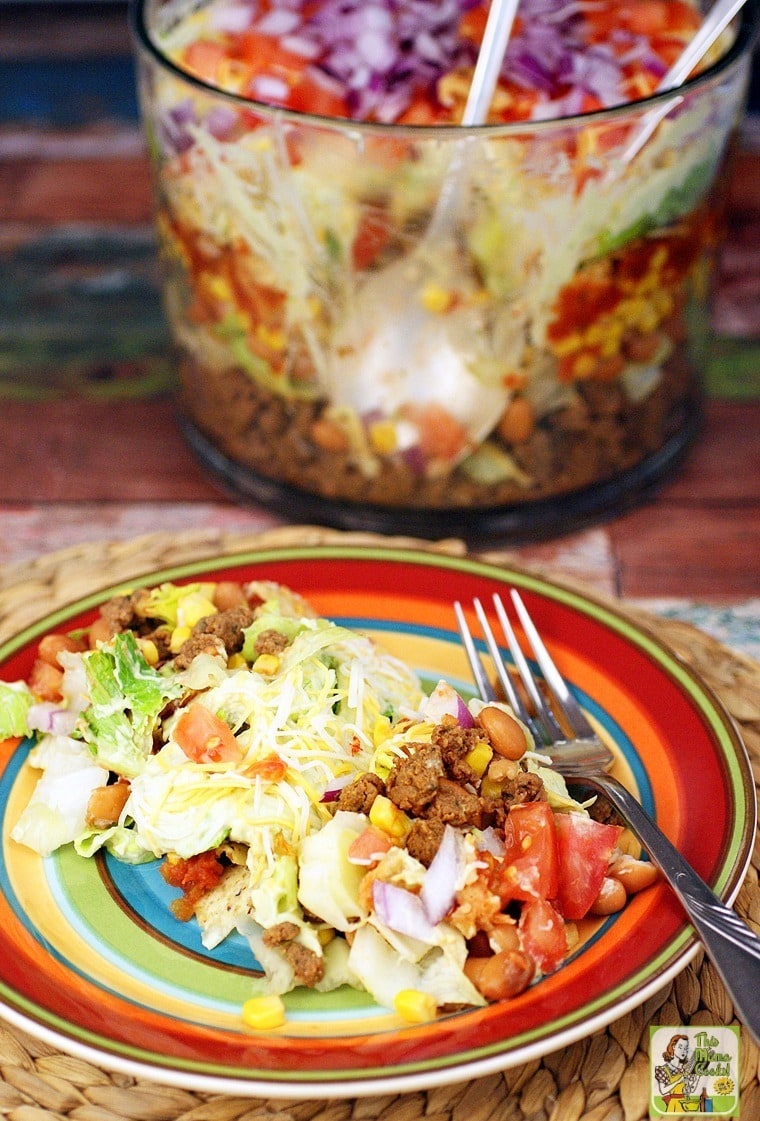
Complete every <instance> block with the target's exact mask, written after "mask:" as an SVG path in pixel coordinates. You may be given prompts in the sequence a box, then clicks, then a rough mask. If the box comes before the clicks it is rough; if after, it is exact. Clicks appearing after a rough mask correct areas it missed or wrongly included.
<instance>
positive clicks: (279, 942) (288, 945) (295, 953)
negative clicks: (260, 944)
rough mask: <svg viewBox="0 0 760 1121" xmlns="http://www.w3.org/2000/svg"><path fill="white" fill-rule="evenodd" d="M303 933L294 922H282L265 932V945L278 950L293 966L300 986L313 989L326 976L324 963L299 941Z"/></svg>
mask: <svg viewBox="0 0 760 1121" xmlns="http://www.w3.org/2000/svg"><path fill="white" fill-rule="evenodd" d="M300 933H301V931H300V928H299V927H298V925H297V924H296V923H294V922H281V923H277V925H276V926H270V927H269V928H268V929H267V930H265V931H264V936H263V938H264V945H265V946H269V947H270V948H271V949H275V950H277V952H278V953H280V954H282V956H283V957H284V958H285V960H286V961H287V963H288V964H289V965H290V966H291V968H292V970H293V973H294V974H295V978H296V981H297V982H298V984H299V985H307V986H308V987H309V988H310V989H313V988H314V986H315V985H316V984H318V983H319V982H320V981H321V980H322V977H323V976H324V971H325V969H324V963H323V961H322V958H321V957H320V956H319V954H316V953H315V952H314V950H310V949H309V947H308V946H304V945H302V944H301V943H300V942H298V941H297V938H298V935H299V934H300Z"/></svg>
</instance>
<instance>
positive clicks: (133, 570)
mask: <svg viewBox="0 0 760 1121" xmlns="http://www.w3.org/2000/svg"><path fill="white" fill-rule="evenodd" d="M323 543H330V544H335V543H343V544H373V545H378V544H382V545H384V546H388V547H393V546H401V545H403V546H409V545H413V546H414V547H416V548H419V549H433V550H436V551H444V552H451V553H458V554H463V553H464V552H465V549H464V546H463V545H462V544H461V543H460V542H457V541H445V542H438V543H435V544H430V543H425V542H419V541H410V540H409V539H408V538H379V537H376V536H370V535H366V534H356V533H341V532H339V531H333V530H324V529H321V528H317V527H299V528H290V527H288V528H284V529H277V530H272V531H268V532H266V533H261V534H256V535H247V536H241V535H234V536H233V535H229V534H225V533H223V532H214V531H208V530H207V531H202V532H188V533H186V534H180V535H176V534H174V535H166V534H151V535H149V536H146V537H142V538H138V539H135V540H131V541H129V542H126V543H125V542H103V543H101V544H96V545H92V544H88V545H84V546H82V547H77V548H71V549H67V550H65V551H62V552H58V553H55V554H53V555H50V556H47V557H41V558H40V559H38V560H36V561H34V562H32V563H28V564H24V565H19V566H16V567H8V568H6V569H5V570H0V641H4V640H5V639H7V638H9V637H11V636H12V635H14V634H16V633H17V632H18V631H19V630H20V629H21V628H23V627H25V626H27V625H28V624H30V623H31V622H33V621H35V620H36V619H39V618H41V617H42V616H43V615H45V614H46V613H47V612H49V611H51V610H53V609H55V608H57V607H60V606H64V605H66V604H67V603H69V602H71V601H72V600H75V599H77V598H79V597H80V596H83V595H87V594H89V593H92V592H95V591H97V590H98V589H100V588H106V587H108V586H110V585H113V584H116V583H119V582H121V581H124V580H132V579H134V578H136V577H138V576H139V575H140V574H144V573H150V572H152V571H155V570H157V569H159V568H163V567H170V566H174V565H177V564H182V563H184V562H188V561H196V560H202V559H204V558H206V557H208V558H211V557H215V556H220V555H226V554H228V553H238V552H242V551H250V550H254V549H258V548H273V547H280V546H289V545H296V544H298V545H305V544H309V545H315V544H323ZM481 555H483V554H481ZM486 557H487V559H488V560H490V561H492V562H493V561H495V562H497V563H498V562H499V561H501V562H507V561H508V562H509V563H510V565H513V566H515V567H519V561H518V560H516V558H515V557H514V556H511V555H509V554H506V553H500V554H497V553H489V554H487V555H486ZM533 570H534V571H535V570H536V569H535V566H534V569H533ZM542 575H544V576H552V573H551V572H550V571H543V572H542ZM559 579H560V582H562V583H564V584H568V583H570V581H569V580H567V579H566V578H564V577H560V578H559ZM576 586H577V585H576ZM594 594H595V596H596V598H597V599H599V596H598V594H597V593H594ZM615 609H616V610H617V611H623V612H625V613H628V614H629V615H630V616H631V617H632V618H634V619H635V620H636V622H637V623H638V624H639V625H640V626H644V627H646V628H648V629H649V630H651V631H653V632H655V633H656V634H657V636H658V638H659V639H660V640H661V641H664V642H665V643H666V644H667V645H668V646H669V647H670V648H671V649H672V650H673V651H674V652H675V653H676V654H677V655H678V656H679V657H680V658H682V659H683V661H684V662H686V663H688V664H689V665H690V666H691V667H693V669H695V670H696V671H697V672H698V673H699V674H700V675H701V677H702V678H703V680H704V681H705V682H706V683H707V684H708V685H709V686H711V687H712V689H713V690H714V691H715V693H716V694H717V695H718V696H719V697H720V699H721V700H722V701H723V704H724V705H725V707H726V708H727V710H728V711H729V712H730V713H731V715H732V716H733V718H734V719H735V721H736V722H737V724H738V726H739V728H740V729H741V732H742V734H743V736H744V740H745V743H746V745H747V748H748V750H749V754H750V757H751V760H752V768H753V773H754V776H755V782H756V785H760V664H758V663H757V662H755V661H753V660H752V659H750V658H747V657H744V656H742V655H741V654H737V653H736V652H734V651H731V650H729V649H727V648H726V647H725V646H723V645H721V644H720V643H719V642H717V641H716V640H715V639H713V638H711V637H709V636H708V635H706V634H703V633H702V632H701V631H698V630H697V629H695V628H694V627H691V626H689V625H688V624H685V623H681V622H673V621H666V620H662V619H658V618H656V617H654V616H652V615H650V614H648V613H645V612H641V611H635V610H632V609H628V608H625V607H621V605H620V604H618V603H616V604H615ZM758 869H760V845H759V844H758V843H757V840H756V843H755V849H754V853H753V858H752V864H751V867H750V869H749V872H748V874H747V877H746V880H745V883H744V885H743V887H742V889H741V892H740V894H739V897H738V899H737V901H736V909H737V910H738V911H739V912H740V914H742V915H743V916H744V917H745V919H747V921H748V922H749V923H750V925H751V926H752V927H753V928H754V929H755V930H756V931H758V932H760V885H759V884H758ZM730 1023H736V1020H735V1018H734V1012H733V1008H732V1005H731V1001H730V999H729V998H728V996H727V994H726V991H725V989H724V988H723V985H722V983H721V981H720V979H719V977H718V976H717V974H716V972H715V970H714V968H713V967H712V965H711V964H710V962H709V961H707V960H706V959H705V957H704V955H703V953H702V952H701V951H700V952H699V953H698V955H697V956H696V957H695V958H694V959H693V961H692V962H691V963H690V964H689V965H688V966H686V968H685V969H684V970H683V971H682V972H681V973H680V974H679V975H678V977H676V979H675V980H674V981H673V982H671V983H670V984H668V985H667V986H666V987H665V988H663V989H662V990H661V991H660V992H659V993H657V994H656V995H655V996H653V997H651V998H650V999H649V1000H648V1001H647V1002H646V1003H645V1004H643V1005H641V1006H640V1007H639V1008H637V1009H635V1010H634V1011H633V1012H631V1013H630V1014H628V1015H626V1016H624V1017H622V1018H621V1019H619V1020H617V1021H615V1022H614V1023H612V1024H610V1026H609V1027H608V1028H607V1029H606V1030H604V1031H600V1032H597V1033H595V1034H594V1035H592V1036H590V1037H588V1038H586V1039H583V1040H581V1041H579V1042H577V1043H574V1044H572V1045H571V1046H569V1047H566V1048H563V1049H562V1050H561V1051H557V1052H555V1053H552V1054H549V1055H546V1056H545V1057H544V1058H543V1059H541V1060H538V1059H536V1060H534V1061H532V1062H530V1063H527V1064H525V1065H523V1066H518V1067H513V1068H511V1069H509V1070H507V1071H505V1072H504V1073H502V1074H493V1075H490V1076H488V1077H485V1078H479V1079H475V1080H472V1081H467V1082H460V1083H455V1084H452V1085H448V1086H444V1087H439V1088H435V1089H431V1090H428V1091H427V1092H414V1093H408V1094H388V1095H385V1096H382V1097H380V1096H374V1097H360V1098H353V1099H352V1098H348V1099H340V1100H334V1101H324V1100H315V1101H297V1102H293V1101H283V1100H280V1099H259V1098H246V1097H232V1096H228V1095H226V1094H209V1093H200V1092H195V1091H192V1092H191V1091H189V1090H182V1089H175V1088H171V1087H166V1086H162V1085H159V1084H158V1083H153V1082H145V1081H136V1080H135V1079H134V1078H131V1077H129V1076H127V1075H124V1074H119V1073H114V1072H112V1071H109V1070H107V1069H101V1068H99V1067H96V1066H94V1065H92V1064H90V1063H88V1062H84V1061H83V1060H81V1059H78V1058H72V1057H71V1056H68V1055H65V1054H62V1053H60V1052H58V1051H56V1050H55V1049H54V1048H52V1047H50V1046H48V1045H46V1044H44V1043H41V1042H39V1041H37V1040H36V1039H33V1038H31V1037H29V1036H27V1035H26V1034H25V1033H24V1032H21V1031H19V1030H18V1029H16V1028H11V1027H9V1026H5V1025H3V1023H2V1021H1V1020H0V1076H1V1080H0V1116H1V1117H4V1118H8V1119H9V1121H60V1119H63V1118H67V1119H70V1121H124V1119H132V1118H134V1119H135V1121H417V1119H418V1118H425V1119H426V1121H581V1119H582V1121H640V1119H641V1118H644V1117H648V1116H649V1106H648V1102H649V1057H648V1043H649V1025H650V1024H659V1025H670V1024H672V1025H687V1024H701V1025H713V1024H730ZM740 1078H741V1112H740V1114H739V1115H737V1116H741V1118H742V1121H758V1119H760V1051H759V1050H758V1048H757V1047H756V1046H755V1044H754V1043H753V1042H752V1040H751V1039H750V1037H749V1034H748V1033H747V1032H746V1031H744V1030H742V1047H741V1075H740Z"/></svg>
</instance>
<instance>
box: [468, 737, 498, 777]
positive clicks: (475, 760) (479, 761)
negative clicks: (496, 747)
mask: <svg viewBox="0 0 760 1121" xmlns="http://www.w3.org/2000/svg"><path fill="white" fill-rule="evenodd" d="M492 759H493V749H492V748H491V746H490V744H487V743H476V744H475V746H474V747H473V749H472V750H471V751H468V753H467V754H466V755H465V757H464V761H465V763H467V764H468V766H470V767H472V769H473V771H474V772H475V774H476V775H477V776H478V778H480V777H481V776H482V775H484V774H485V773H486V768H487V766H488V764H489V763H490V762H491V760H492Z"/></svg>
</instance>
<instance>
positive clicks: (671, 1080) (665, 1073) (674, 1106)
mask: <svg viewBox="0 0 760 1121" xmlns="http://www.w3.org/2000/svg"><path fill="white" fill-rule="evenodd" d="M662 1057H663V1059H664V1060H665V1062H664V1063H663V1064H662V1066H657V1067H655V1069H654V1076H655V1078H656V1079H657V1085H658V1086H659V1088H660V1094H661V1095H662V1100H663V1101H664V1102H665V1105H666V1106H667V1112H668V1113H697V1112H699V1111H700V1109H701V1108H702V1106H703V1099H702V1098H699V1097H696V1098H695V1097H693V1094H694V1091H695V1089H696V1086H697V1082H698V1081H699V1075H697V1074H695V1073H694V1064H695V1062H696V1056H694V1055H692V1056H691V1058H690V1057H689V1037H688V1036H686V1035H674V1036H671V1038H670V1042H669V1043H668V1045H667V1047H666V1048H665V1050H664V1051H663V1053H662Z"/></svg>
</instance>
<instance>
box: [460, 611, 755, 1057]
mask: <svg viewBox="0 0 760 1121" xmlns="http://www.w3.org/2000/svg"><path fill="white" fill-rule="evenodd" d="M511 597H512V602H513V604H514V607H515V610H516V612H517V614H518V617H519V619H520V623H521V624H522V629H523V632H524V634H525V636H526V638H527V640H528V643H529V645H530V647H531V651H532V654H533V657H534V658H535V660H536V662H537V663H538V665H539V667H540V669H541V674H542V676H543V679H544V682H545V684H546V685H548V687H549V689H550V690H551V693H552V694H553V695H554V699H555V702H556V705H557V709H558V710H561V712H562V718H563V720H564V722H565V723H566V724H567V726H568V727H569V728H570V729H572V736H570V737H568V736H567V735H566V733H565V732H563V730H562V728H561V727H560V725H559V723H558V722H557V719H556V718H555V715H554V712H553V711H552V708H551V707H550V705H549V703H548V702H547V701H546V700H545V699H544V696H543V694H542V692H541V690H540V688H539V685H538V682H537V680H536V677H535V676H534V674H533V672H532V670H531V667H530V665H529V663H528V660H527V658H526V657H525V655H524V654H523V651H522V648H521V647H520V644H519V642H518V640H517V636H516V634H515V631H514V629H513V627H512V625H511V623H510V621H509V618H508V616H507V613H506V610H505V608H504V604H503V603H502V601H501V598H500V597H499V596H498V595H494V597H493V602H494V609H495V611H496V615H497V618H498V620H499V624H500V626H501V628H502V631H503V633H504V637H505V639H506V641H507V645H508V647H509V650H510V652H511V654H512V658H513V660H514V663H515V668H516V670H517V672H518V674H519V676H520V680H521V681H522V683H523V685H524V687H525V689H526V691H527V693H528V696H529V697H530V700H531V702H532V706H533V711H529V710H528V709H527V707H526V706H525V705H524V704H523V701H522V699H521V697H520V694H519V693H518V692H517V690H516V689H515V686H514V683H513V681H512V678H511V676H510V674H509V671H508V670H507V667H506V666H505V664H504V661H503V659H502V655H501V652H500V650H499V645H498V643H497V641H496V638H495V637H494V633H493V630H492V629H491V626H490V624H489V622H488V618H487V616H486V613H485V610H484V608H483V605H482V603H481V602H480V600H478V599H475V600H473V607H474V609H475V614H476V616H477V619H478V623H479V625H480V629H481V631H482V634H483V638H484V639H485V642H486V646H487V648H488V651H489V653H490V655H491V659H492V661H493V664H494V668H495V670H496V673H497V675H498V678H499V681H500V682H501V684H502V686H503V688H504V692H505V694H506V696H507V698H508V700H509V703H510V704H511V705H512V707H513V709H514V711H515V713H516V715H517V716H518V717H519V718H520V719H521V720H522V721H523V722H524V723H525V724H527V725H528V727H529V728H530V730H531V733H532V735H533V738H534V740H535V743H536V750H537V751H538V752H541V753H542V754H544V755H548V756H549V757H550V758H551V760H552V766H553V767H554V768H555V770H557V771H559V772H560V774H562V775H564V776H565V778H567V779H569V780H570V781H571V782H575V783H576V784H577V785H579V786H581V785H582V786H588V787H590V788H591V789H592V790H595V791H596V792H597V793H600V794H604V795H605V797H606V798H607V799H608V801H609V802H610V803H611V804H612V805H613V806H614V808H615V809H616V810H617V811H618V813H619V814H620V816H621V817H622V818H623V820H624V821H625V822H626V823H627V824H628V826H629V827H630V829H631V830H632V832H633V833H634V834H635V835H636V836H637V838H638V839H639V841H640V842H641V844H642V846H643V847H644V849H645V850H646V851H647V852H648V853H649V856H650V857H651V859H652V861H653V862H654V864H656V865H657V867H658V868H659V869H660V871H661V872H662V874H663V876H664V878H665V879H666V880H667V882H668V883H669V884H670V886H671V888H672V889H673V891H674V892H675V894H676V895H677V896H678V898H679V899H680V901H681V903H682V905H683V908H684V910H685V911H686V914H687V915H688V917H689V920H690V921H691V924H692V926H693V927H694V929H695V931H696V933H697V935H698V936H699V938H700V940H701V941H702V943H703V945H704V947H705V949H706V951H707V953H708V954H709V956H710V958H711V959H712V962H713V964H714V965H715V968H716V969H717V970H718V972H719V973H720V976H721V977H722V979H723V983H724V985H725V986H726V990H727V991H728V993H729V995H730V997H731V999H732V1001H733V1003H734V1007H735V1009H736V1012H737V1015H738V1016H739V1019H740V1020H741V1021H742V1022H743V1023H744V1025H745V1026H746V1028H747V1030H748V1031H749V1032H750V1034H751V1035H752V1036H753V1038H754V1039H755V1041H756V1042H758V1043H760V938H758V937H757V936H756V935H755V934H754V933H753V932H752V931H751V930H750V928H749V927H748V926H747V925H746V924H745V923H744V922H743V921H742V919H741V918H740V917H739V915H737V914H736V912H735V911H732V910H731V908H730V907H727V906H726V905H725V904H724V903H722V902H721V900H720V899H718V897H717V895H715V893H714V892H713V891H712V890H711V889H710V888H709V887H708V886H707V884H706V883H705V882H704V880H703V879H702V878H701V877H700V876H698V875H697V873H696V872H695V871H694V869H693V868H692V867H691V865H690V864H688V863H687V861H686V860H684V858H683V857H682V856H681V854H680V853H679V852H678V850H677V849H676V848H675V847H674V845H673V844H671V842H670V841H669V840H668V838H667V837H666V836H665V834H664V833H663V832H662V831H661V830H660V828H659V826H658V825H657V824H656V823H655V822H654V821H653V820H652V818H651V817H650V816H649V814H647V812H646V811H645V810H644V809H643V807H642V806H641V805H640V803H639V802H638V801H637V799H636V798H635V797H634V796H633V795H632V794H631V793H630V791H628V790H627V789H626V788H625V787H624V786H623V785H622V784H621V783H620V782H618V780H617V779H616V778H615V777H614V776H613V775H610V774H607V771H608V770H609V768H610V766H611V765H612V763H613V760H614V756H613V754H612V752H611V751H610V749H609V748H608V747H607V745H606V744H604V743H603V742H602V740H601V739H600V738H599V736H598V735H597V734H596V732H595V731H594V729H593V728H592V727H591V725H590V724H589V722H588V720H587V719H586V717H585V715H584V713H583V711H582V710H581V708H580V705H579V704H578V703H577V701H576V699H575V697H574V696H573V695H572V693H571V692H570V690H569V689H568V687H567V685H566V683H565V681H564V679H563V677H562V675H561V674H560V672H559V670H558V669H557V667H556V665H555V664H554V662H553V660H552V658H551V656H550V654H549V651H548V650H547V648H546V646H545V644H544V642H543V641H542V639H541V636H540V635H539V633H538V631H537V630H536V627H535V625H534V623H533V621H532V619H531V618H530V615H529V614H528V612H527V610H526V607H525V604H524V603H523V601H522V599H521V597H520V595H519V593H518V592H517V591H515V590H514V589H512V590H511ZM454 613H455V615H456V619H457V625H458V627H459V633H460V634H461V636H462V642H463V643H464V648H465V652H466V654H467V660H468V662H469V664H470V670H471V672H472V675H473V679H474V681H475V684H476V686H477V689H478V692H479V694H480V696H481V698H482V699H483V700H484V701H492V700H495V699H496V693H495V690H494V688H493V686H492V684H491V681H490V680H489V677H488V675H487V673H486V670H485V667H484V665H483V662H482V661H481V658H480V655H479V653H478V651H477V648H476V645H475V640H474V639H473V637H472V633H471V631H470V628H469V626H468V623H467V620H466V618H465V614H464V611H463V609H462V605H461V603H458V602H457V603H455V604H454Z"/></svg>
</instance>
